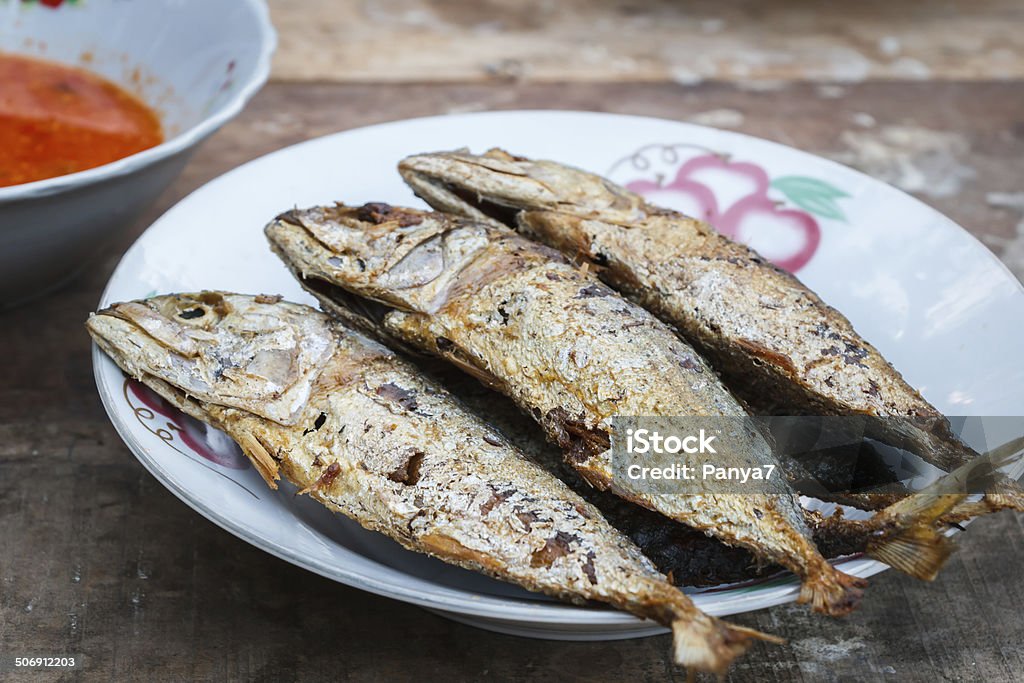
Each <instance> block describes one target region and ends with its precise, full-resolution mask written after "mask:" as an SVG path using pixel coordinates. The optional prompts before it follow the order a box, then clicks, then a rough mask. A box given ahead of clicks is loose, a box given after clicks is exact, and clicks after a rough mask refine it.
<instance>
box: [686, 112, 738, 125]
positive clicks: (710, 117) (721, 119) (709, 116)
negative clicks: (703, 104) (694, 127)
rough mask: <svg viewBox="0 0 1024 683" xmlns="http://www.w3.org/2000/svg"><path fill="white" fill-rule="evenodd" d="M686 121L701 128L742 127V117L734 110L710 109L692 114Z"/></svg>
mask: <svg viewBox="0 0 1024 683" xmlns="http://www.w3.org/2000/svg"><path fill="white" fill-rule="evenodd" d="M687 120H688V121H690V122H691V123H697V124H700V125H702V126H714V127H716V128H738V127H740V126H742V125H743V121H744V117H743V113H742V112H738V111H736V110H735V109H711V110H709V111H702V112H699V113H697V114H694V115H693V116H690V117H689V118H688V119H687Z"/></svg>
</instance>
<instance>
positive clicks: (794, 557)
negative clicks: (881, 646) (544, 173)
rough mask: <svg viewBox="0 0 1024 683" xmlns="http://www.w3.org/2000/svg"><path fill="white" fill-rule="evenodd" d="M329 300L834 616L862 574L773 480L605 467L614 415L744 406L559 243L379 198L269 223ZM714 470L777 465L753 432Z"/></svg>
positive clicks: (302, 273) (279, 243)
mask: <svg viewBox="0 0 1024 683" xmlns="http://www.w3.org/2000/svg"><path fill="white" fill-rule="evenodd" d="M266 232H267V236H268V238H269V239H270V241H271V244H272V246H273V248H274V250H275V251H276V252H277V253H278V254H279V255H280V256H281V257H282V258H283V260H284V261H285V263H286V264H287V265H288V266H289V267H290V268H291V269H292V270H293V272H295V273H296V275H297V276H298V277H299V278H300V280H301V282H302V283H303V285H304V286H305V287H306V288H307V289H308V290H309V291H311V292H312V293H314V294H315V295H316V296H317V297H318V298H319V299H320V301H321V303H322V305H323V306H324V307H325V310H328V311H330V312H331V313H334V314H336V315H338V316H341V317H343V318H346V319H348V320H350V321H352V322H354V323H356V324H361V325H364V326H366V327H368V328H371V329H373V330H375V331H376V332H378V333H380V334H383V335H385V336H386V337H388V338H391V339H396V340H399V341H400V342H401V343H403V344H406V345H408V346H410V347H412V348H415V349H418V350H421V351H426V352H429V353H432V354H436V355H438V356H441V357H443V358H446V359H448V360H449V361H451V362H452V363H454V364H456V365H457V366H459V367H461V368H463V369H464V370H466V371H467V372H469V373H470V374H472V375H474V376H476V377H478V378H479V379H481V380H482V381H484V382H485V383H487V384H488V385H490V386H492V387H494V388H496V389H498V390H499V391H501V392H502V393H505V394H507V395H509V396H510V397H512V399H513V400H514V401H515V402H516V403H517V404H518V405H519V406H520V407H521V408H523V409H524V410H525V411H527V412H528V413H530V414H531V415H532V416H533V417H534V418H535V419H536V420H537V421H538V422H539V423H540V424H541V426H542V427H543V429H544V431H545V433H546V434H547V435H548V437H549V438H550V439H551V440H552V441H554V442H555V443H557V444H558V445H559V446H560V447H561V448H562V450H563V452H564V454H565V457H566V458H567V460H568V461H569V462H570V463H571V464H572V466H573V467H574V468H575V469H576V470H577V471H578V472H579V473H580V474H581V475H582V476H583V477H584V478H585V479H586V480H587V481H588V482H589V483H590V484H591V485H593V486H595V487H597V488H599V489H610V490H611V491H613V492H614V493H615V494H617V495H619V496H621V497H623V498H626V499H628V500H631V501H633V502H636V503H638V504H640V505H642V506H644V507H647V508H650V509H652V510H656V511H657V512H660V513H662V514H663V515H665V516H667V517H670V518H672V519H675V520H677V521H680V522H683V523H685V524H687V525H689V526H691V527H694V528H697V529H699V530H701V531H704V532H706V533H709V534H714V535H715V536H717V537H718V538H720V539H722V540H723V541H725V542H726V543H728V544H731V545H738V546H742V547H745V548H747V549H749V550H750V551H751V552H753V553H755V554H756V555H757V556H758V557H759V558H760V559H762V560H764V561H767V562H774V563H777V564H780V565H782V566H784V567H786V568H788V569H790V570H792V571H793V572H794V573H796V574H797V575H798V576H799V577H800V578H801V580H802V590H801V596H800V599H801V600H802V601H804V602H810V603H811V604H812V605H813V607H814V609H816V610H818V611H821V612H825V613H828V614H843V613H846V612H848V611H849V610H851V609H852V608H853V607H854V606H855V605H856V604H857V602H858V601H859V598H860V596H861V588H862V587H863V585H864V582H863V581H862V580H861V579H857V578H854V577H851V576H848V575H846V574H844V573H843V572H841V571H839V570H837V569H836V568H834V567H833V566H831V565H830V564H829V563H828V561H827V560H826V559H825V558H824V557H822V555H821V554H820V553H819V552H818V550H817V548H816V547H815V546H814V543H813V542H812V540H811V533H810V530H809V529H808V528H807V525H806V524H805V523H804V518H803V512H802V509H801V508H800V506H799V503H798V501H797V497H796V495H795V494H793V492H792V491H791V490H790V489H789V488H788V485H787V484H786V482H785V480H784V478H783V477H775V478H773V479H772V480H771V481H770V482H769V483H768V486H769V487H771V488H770V491H768V492H751V493H743V494H738V493H730V494H721V493H715V492H712V491H707V490H704V491H703V492H702V493H701V494H699V495H681V494H666V493H660V492H659V493H654V492H651V491H650V489H648V488H647V487H645V486H644V485H643V484H642V483H639V482H636V481H633V480H631V479H630V478H628V477H624V476H620V477H613V468H612V462H611V455H610V448H609V446H610V431H611V428H612V424H611V423H612V419H613V418H614V417H615V416H620V415H626V416H694V415H705V416H719V417H720V416H726V417H735V418H743V417H744V416H745V415H746V413H745V412H744V410H743V409H742V407H741V406H740V405H739V404H738V403H737V402H736V400H735V399H734V398H733V397H732V396H731V395H730V394H729V392H728V391H726V390H725V389H724V388H723V387H722V385H721V384H720V382H719V380H718V378H717V376H716V375H715V373H714V372H713V371H712V370H711V369H710V368H709V367H708V366H707V365H706V364H705V363H704V362H703V360H701V358H700V357H699V356H698V355H697V354H696V353H695V352H694V351H693V349H692V348H690V347H689V346H688V345H686V344H685V343H684V342H682V341H681V340H680V339H679V338H678V337H677V336H676V335H675V334H674V333H673V332H672V331H671V330H670V329H669V328H668V327H666V326H665V325H664V324H662V323H661V322H660V321H658V320H657V319H656V318H654V317H653V316H652V315H650V314H649V313H647V312H646V311H644V310H643V309H641V308H640V307H638V306H636V305H634V304H631V303H629V302H628V301H626V300H624V299H622V298H621V297H619V296H618V295H616V294H615V293H614V292H613V291H612V290H610V289H608V288H607V287H606V286H604V285H602V284H601V283H600V282H598V281H597V280H596V279H595V278H594V277H592V276H591V275H589V274H587V273H585V272H581V271H580V270H579V269H577V268H575V267H573V266H572V265H571V264H569V263H568V262H567V261H566V260H565V258H564V257H562V255H561V254H559V253H558V252H556V251H554V250H552V249H550V248H548V247H545V246H543V245H541V244H538V243H536V242H532V241H530V240H527V239H525V238H523V237H521V236H520V235H518V234H517V233H515V232H514V231H511V230H508V229H507V228H503V227H500V226H493V225H487V224H483V223H478V222H475V221H469V220H459V219H456V218H453V217H450V216H446V215H443V214H435V213H424V212H420V211H415V210H412V209H401V208H395V207H390V206H388V205H384V204H367V205H365V206H362V207H345V206H341V205H338V206H334V207H317V208H312V209H308V210H301V211H300V210H293V211H289V212H287V213H285V214H282V215H281V216H279V217H278V218H277V219H275V220H274V221H272V222H271V223H270V224H269V225H268V226H267V230H266ZM719 436H720V439H721V441H720V442H718V443H719V444H720V446H721V447H720V448H718V453H719V455H718V456H716V457H718V458H719V462H718V464H719V465H720V466H723V467H727V466H745V467H750V466H762V467H763V466H765V465H767V464H774V458H773V455H772V452H771V449H770V447H769V446H768V444H767V443H766V442H765V441H764V439H763V438H762V437H761V435H760V433H759V432H757V431H756V430H747V429H735V430H729V431H728V432H727V431H726V430H723V431H722V433H721V434H719Z"/></svg>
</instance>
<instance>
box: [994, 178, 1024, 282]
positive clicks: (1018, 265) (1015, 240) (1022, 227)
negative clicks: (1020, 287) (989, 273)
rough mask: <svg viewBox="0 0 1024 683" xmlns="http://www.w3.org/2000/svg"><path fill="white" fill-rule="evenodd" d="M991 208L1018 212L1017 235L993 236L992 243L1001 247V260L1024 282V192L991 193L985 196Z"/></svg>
mask: <svg viewBox="0 0 1024 683" xmlns="http://www.w3.org/2000/svg"><path fill="white" fill-rule="evenodd" d="M985 201H986V202H988V205H989V206H994V207H996V208H999V209H1007V210H1010V211H1016V212H1018V214H1019V216H1018V218H1019V220H1018V221H1017V227H1016V230H1015V233H1014V234H1013V235H1012V236H1011V237H1009V238H1006V237H1001V236H997V235H994V236H992V239H991V240H990V241H991V242H994V243H996V244H997V245H999V246H1001V247H1002V249H1001V253H1000V254H999V258H1001V259H1002V260H1003V263H1005V264H1006V267H1007V268H1009V269H1010V270H1011V271H1012V272H1013V274H1014V275H1016V276H1017V279H1019V280H1021V281H1024V192H989V193H988V194H986V195H985Z"/></svg>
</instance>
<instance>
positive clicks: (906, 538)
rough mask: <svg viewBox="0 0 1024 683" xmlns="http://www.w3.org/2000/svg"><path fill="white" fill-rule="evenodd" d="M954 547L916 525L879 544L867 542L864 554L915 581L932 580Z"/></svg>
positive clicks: (939, 534)
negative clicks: (911, 577)
mask: <svg viewBox="0 0 1024 683" xmlns="http://www.w3.org/2000/svg"><path fill="white" fill-rule="evenodd" d="M955 549H956V545H955V544H954V543H953V541H952V540H950V539H949V538H948V537H947V536H944V535H943V534H941V533H939V532H938V531H937V530H936V529H935V528H934V527H931V526H925V525H921V526H916V527H913V528H911V529H909V530H908V531H905V532H903V533H902V534H900V535H899V536H896V537H895V538H892V539H889V540H887V541H884V542H882V543H877V544H876V543H870V544H869V545H868V548H867V555H868V556H869V557H872V558H874V559H876V560H878V561H880V562H884V563H885V564H887V565H889V566H890V567H892V568H893V569H896V570H898V571H901V572H903V573H904V574H908V575H910V576H913V577H914V578H915V579H921V580H923V581H932V580H934V579H935V577H936V576H938V574H939V570H940V569H942V566H943V565H944V564H946V560H947V559H949V556H950V555H952V554H953V551H954V550H955Z"/></svg>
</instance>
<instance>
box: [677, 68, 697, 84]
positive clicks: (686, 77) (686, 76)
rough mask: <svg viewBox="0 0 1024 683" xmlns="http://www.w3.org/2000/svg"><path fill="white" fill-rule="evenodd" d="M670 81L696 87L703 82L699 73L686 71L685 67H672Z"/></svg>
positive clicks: (691, 70) (690, 70)
mask: <svg viewBox="0 0 1024 683" xmlns="http://www.w3.org/2000/svg"><path fill="white" fill-rule="evenodd" d="M672 80H673V81H675V82H676V83H678V84H679V85H697V84H698V83H700V82H701V81H703V80H704V77H703V76H702V75H701V74H700V72H698V71H694V70H693V69H687V68H686V67H685V66H673V67H672Z"/></svg>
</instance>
